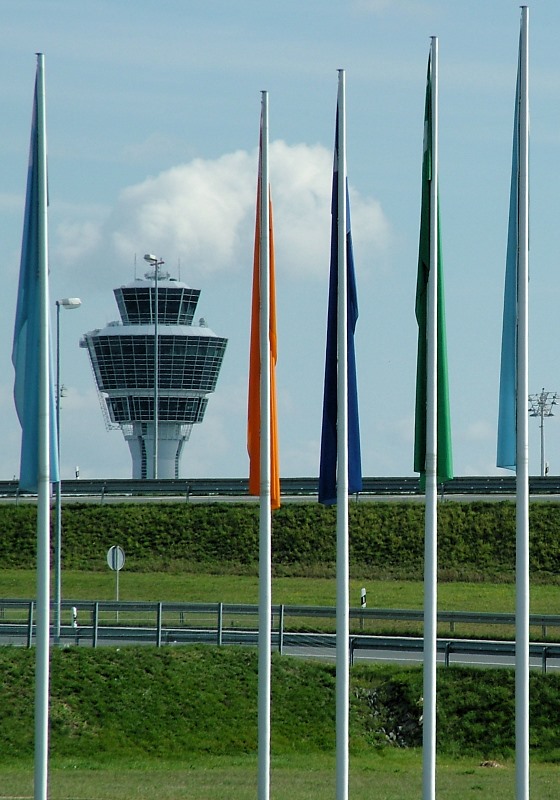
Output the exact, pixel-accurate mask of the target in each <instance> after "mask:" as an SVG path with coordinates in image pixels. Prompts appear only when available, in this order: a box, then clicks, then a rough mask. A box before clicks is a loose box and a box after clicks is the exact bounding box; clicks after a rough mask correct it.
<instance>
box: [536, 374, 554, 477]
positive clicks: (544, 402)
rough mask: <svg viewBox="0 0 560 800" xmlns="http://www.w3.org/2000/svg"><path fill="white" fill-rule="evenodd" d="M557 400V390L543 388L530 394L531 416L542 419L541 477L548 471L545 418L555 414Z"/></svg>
mask: <svg viewBox="0 0 560 800" xmlns="http://www.w3.org/2000/svg"><path fill="white" fill-rule="evenodd" d="M557 400H558V393H557V392H546V391H545V390H544V389H542V390H541V392H540V394H530V395H529V403H530V406H529V416H530V417H539V418H540V421H541V422H540V426H539V427H540V429H541V478H544V476H545V475H546V472H547V470H546V462H545V450H544V418H545V417H553V416H554V414H553V413H552V407H553V406H555V405H556V404H557V403H556V401H557Z"/></svg>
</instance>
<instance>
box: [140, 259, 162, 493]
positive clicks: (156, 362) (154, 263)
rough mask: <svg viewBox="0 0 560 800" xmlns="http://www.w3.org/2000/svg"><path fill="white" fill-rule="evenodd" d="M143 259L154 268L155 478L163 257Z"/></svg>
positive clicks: (156, 470)
mask: <svg viewBox="0 0 560 800" xmlns="http://www.w3.org/2000/svg"><path fill="white" fill-rule="evenodd" d="M144 261H147V262H148V264H151V265H152V267H153V268H154V291H155V298H154V469H153V473H154V479H155V480H157V477H158V455H159V453H158V428H159V409H158V404H159V396H158V384H159V341H158V317H159V305H158V275H159V268H160V267H161V266H162V264H165V261H163V259H161V258H158V257H157V256H154V255H152V254H151V253H146V255H145V256H144Z"/></svg>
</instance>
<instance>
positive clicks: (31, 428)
mask: <svg viewBox="0 0 560 800" xmlns="http://www.w3.org/2000/svg"><path fill="white" fill-rule="evenodd" d="M37 90H38V86H37V82H36V83H35V96H34V104H33V123H32V128H31V144H30V149H29V168H28V174H27V193H26V200H25V214H24V225H23V238H22V246H21V263H20V273H19V285H18V296H17V306H16V319H15V325H14V341H13V348H12V363H13V365H14V369H15V382H14V401H15V406H16V411H17V415H18V418H19V421H20V424H21V431H22V438H21V462H20V480H19V485H20V488H21V489H26V490H28V491H31V492H33V491H36V490H37V486H38V477H39V475H38V473H39V368H40V365H39V351H40V342H39V338H40V336H41V326H40V307H41V281H40V275H39V271H40V269H41V268H42V267H41V266H40V257H39V252H40V242H39V236H40V226H39V213H40V211H41V209H40V205H41V204H42V203H43V200H42V198H41V192H40V190H39V146H40V144H39V127H38V119H37V113H38V111H37ZM43 210H44V209H43ZM45 285H46V283H45ZM49 365H50V368H49V378H48V380H49V387H50V393H49V403H50V413H49V417H50V430H49V437H50V480H51V481H53V482H56V481H58V448H57V436H56V419H55V415H54V408H55V406H54V391H53V380H52V358H51V357H50V350H49Z"/></svg>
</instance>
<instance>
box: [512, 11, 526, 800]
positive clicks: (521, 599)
mask: <svg viewBox="0 0 560 800" xmlns="http://www.w3.org/2000/svg"><path fill="white" fill-rule="evenodd" d="M528 32H529V9H528V8H527V7H526V6H523V7H522V9H521V35H520V40H519V41H520V51H519V131H518V132H519V173H518V176H519V177H518V180H519V183H518V201H519V224H518V250H517V252H518V261H517V287H518V298H517V300H518V304H517V313H518V322H517V443H516V444H517V478H516V486H517V489H516V494H517V510H516V602H515V642H516V644H515V653H516V654H515V751H516V764H515V771H516V798H517V800H528V798H529V444H528V442H529V437H528V427H529V425H528V408H527V397H528V396H529V380H528V327H529V326H528V316H529V314H528V306H529V304H528V286H529V180H528V176H529V106H528V97H529V58H528Z"/></svg>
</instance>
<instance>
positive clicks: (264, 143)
mask: <svg viewBox="0 0 560 800" xmlns="http://www.w3.org/2000/svg"><path fill="white" fill-rule="evenodd" d="M261 126H262V127H261V158H260V167H261V174H260V193H259V200H258V202H259V209H258V214H259V221H260V243H259V255H260V263H259V287H260V302H259V316H260V419H261V426H260V484H261V486H260V506H259V679H258V740H259V743H258V761H259V764H258V798H259V800H268V798H269V797H270V673H271V657H270V638H271V632H272V630H271V629H272V620H271V614H272V611H271V607H272V589H271V584H272V570H271V529H272V520H271V496H270V481H271V467H270V454H271V452H270V451H271V444H270V437H271V432H270V426H271V411H270V392H271V388H270V368H271V358H270V341H269V337H270V214H269V165H268V92H262V94H261Z"/></svg>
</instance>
